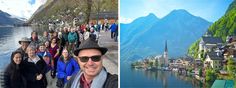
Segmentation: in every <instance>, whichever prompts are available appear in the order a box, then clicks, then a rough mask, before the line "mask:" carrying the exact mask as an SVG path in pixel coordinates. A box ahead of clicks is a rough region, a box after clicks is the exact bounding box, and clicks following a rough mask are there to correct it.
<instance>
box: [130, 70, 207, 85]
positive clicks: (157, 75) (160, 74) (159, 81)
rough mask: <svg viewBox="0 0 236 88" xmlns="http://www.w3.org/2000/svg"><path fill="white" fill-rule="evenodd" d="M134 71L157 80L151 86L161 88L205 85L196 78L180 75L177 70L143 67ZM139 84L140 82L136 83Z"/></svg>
mask: <svg viewBox="0 0 236 88" xmlns="http://www.w3.org/2000/svg"><path fill="white" fill-rule="evenodd" d="M131 71H132V73H133V74H135V73H139V72H141V73H142V75H144V76H145V77H146V78H147V79H148V80H144V81H149V82H148V83H152V81H156V82H155V83H156V84H151V85H153V86H151V87H160V88H199V87H203V84H202V83H201V82H200V81H198V80H196V79H194V78H193V77H191V76H184V75H179V74H178V73H176V72H172V71H161V70H142V69H131ZM134 84H138V83H134Z"/></svg>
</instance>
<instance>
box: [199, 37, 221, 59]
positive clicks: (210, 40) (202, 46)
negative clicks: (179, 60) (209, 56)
mask: <svg viewBox="0 0 236 88" xmlns="http://www.w3.org/2000/svg"><path fill="white" fill-rule="evenodd" d="M222 45H223V41H222V39H221V38H219V37H211V36H203V37H202V38H201V40H200V43H199V52H202V51H203V52H204V53H206V52H211V51H214V49H216V48H219V47H221V46H222ZM198 57H199V58H201V54H199V55H198Z"/></svg>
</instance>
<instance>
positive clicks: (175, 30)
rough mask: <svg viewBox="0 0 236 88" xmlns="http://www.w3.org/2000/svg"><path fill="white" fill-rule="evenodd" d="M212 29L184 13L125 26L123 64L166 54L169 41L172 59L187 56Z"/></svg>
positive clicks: (122, 39) (173, 12)
mask: <svg viewBox="0 0 236 88" xmlns="http://www.w3.org/2000/svg"><path fill="white" fill-rule="evenodd" d="M210 25H211V23H210V22H208V21H206V20H204V19H203V18H200V17H197V16H194V15H192V14H190V13H189V12H187V11H186V10H182V9H180V10H173V11H172V12H170V13H169V14H168V15H166V16H165V17H163V18H162V19H158V18H157V17H156V18H155V15H154V16H153V15H152V14H151V15H148V16H146V17H141V18H137V19H136V20H134V21H133V22H131V23H129V24H121V25H120V26H121V33H120V34H121V39H120V40H121V42H120V45H121V47H120V49H121V50H120V52H121V61H133V60H136V59H140V57H146V56H149V55H160V54H163V52H164V45H165V41H166V40H167V43H168V44H167V45H168V49H169V50H168V54H169V57H178V56H183V55H184V54H186V53H187V49H188V47H189V46H190V45H191V44H192V43H193V42H194V41H196V40H197V39H198V38H200V37H201V35H202V34H203V33H205V31H206V30H207V28H208V27H209V26H210ZM137 57H138V58H137Z"/></svg>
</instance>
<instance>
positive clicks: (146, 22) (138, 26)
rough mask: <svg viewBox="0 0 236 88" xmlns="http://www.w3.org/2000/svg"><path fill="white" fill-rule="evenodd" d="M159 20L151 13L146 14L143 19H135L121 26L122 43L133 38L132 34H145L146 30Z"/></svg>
mask: <svg viewBox="0 0 236 88" xmlns="http://www.w3.org/2000/svg"><path fill="white" fill-rule="evenodd" d="M158 20H160V19H159V18H157V17H156V16H155V15H154V14H153V13H150V14H148V15H147V16H145V17H140V18H137V19H135V20H134V21H133V22H131V23H130V24H122V23H121V24H120V25H121V29H122V30H120V31H121V39H120V40H122V41H129V39H130V38H132V37H133V33H136V32H145V31H146V29H148V28H150V27H151V26H152V25H153V24H154V23H155V22H157V21H158Z"/></svg>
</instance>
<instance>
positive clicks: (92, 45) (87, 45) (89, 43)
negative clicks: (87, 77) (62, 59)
mask: <svg viewBox="0 0 236 88" xmlns="http://www.w3.org/2000/svg"><path fill="white" fill-rule="evenodd" d="M84 49H98V50H99V51H100V52H101V53H102V55H104V54H105V53H106V52H107V51H108V49H107V48H105V47H100V46H99V45H98V44H97V43H96V42H95V41H94V40H92V39H90V38H89V39H87V40H85V41H84V42H82V43H81V44H80V46H79V48H78V49H76V50H75V51H74V55H76V56H77V55H78V53H79V52H80V51H81V50H84Z"/></svg>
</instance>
